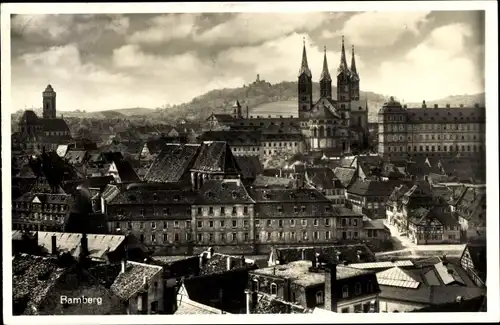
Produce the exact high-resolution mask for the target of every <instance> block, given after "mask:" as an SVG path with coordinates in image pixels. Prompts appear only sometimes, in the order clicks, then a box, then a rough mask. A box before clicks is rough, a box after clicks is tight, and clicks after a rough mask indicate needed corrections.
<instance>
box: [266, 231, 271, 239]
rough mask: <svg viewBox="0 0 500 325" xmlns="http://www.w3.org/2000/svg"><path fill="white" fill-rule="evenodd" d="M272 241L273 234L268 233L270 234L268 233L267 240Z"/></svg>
mask: <svg viewBox="0 0 500 325" xmlns="http://www.w3.org/2000/svg"><path fill="white" fill-rule="evenodd" d="M270 239H271V233H270V232H268V233H267V240H270Z"/></svg>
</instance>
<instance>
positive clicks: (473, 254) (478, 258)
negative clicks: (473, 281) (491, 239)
mask: <svg viewBox="0 0 500 325" xmlns="http://www.w3.org/2000/svg"><path fill="white" fill-rule="evenodd" d="M466 252H468V253H469V256H470V259H471V260H472V263H473V264H474V269H475V271H476V272H477V275H478V276H479V277H480V278H481V280H482V281H483V283H486V271H487V268H486V242H481V241H480V242H471V243H468V244H467V245H466V246H465V249H464V252H463V253H462V258H463V256H464V254H465V253H466Z"/></svg>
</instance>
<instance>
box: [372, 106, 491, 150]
mask: <svg viewBox="0 0 500 325" xmlns="http://www.w3.org/2000/svg"><path fill="white" fill-rule="evenodd" d="M485 114H486V110H485V108H484V107H480V106H479V105H478V104H476V105H474V107H463V106H460V107H450V105H446V107H441V108H440V107H438V105H434V107H427V105H426V103H425V101H424V102H423V103H422V107H421V108H408V107H407V106H406V105H404V106H402V105H401V103H399V102H398V101H396V100H395V99H394V97H391V98H390V100H389V101H388V102H387V103H385V104H384V105H383V107H382V108H381V109H380V110H379V112H378V152H379V154H380V155H382V156H383V157H390V158H393V159H404V158H407V157H408V156H422V155H425V156H439V157H443V156H454V155H457V154H458V153H460V155H465V156H472V157H481V158H482V159H484V155H485V152H486V147H485V141H486V133H485V131H486V119H485V118H486V117H485Z"/></svg>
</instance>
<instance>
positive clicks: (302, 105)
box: [297, 39, 313, 118]
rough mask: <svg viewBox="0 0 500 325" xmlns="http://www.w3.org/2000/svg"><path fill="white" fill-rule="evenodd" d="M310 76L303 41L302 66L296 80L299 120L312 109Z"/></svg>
mask: <svg viewBox="0 0 500 325" xmlns="http://www.w3.org/2000/svg"><path fill="white" fill-rule="evenodd" d="M312 86H313V85H312V74H311V70H310V69H309V65H308V64H307V53H306V42H305V39H304V47H303V50H302V64H301V65H300V70H299V80H298V93H297V95H298V106H299V118H304V117H306V116H307V115H308V113H309V112H310V111H311V109H312V106H313V104H312V92H313V89H312Z"/></svg>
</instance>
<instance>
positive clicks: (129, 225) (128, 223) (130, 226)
mask: <svg viewBox="0 0 500 325" xmlns="http://www.w3.org/2000/svg"><path fill="white" fill-rule="evenodd" d="M127 228H128V229H132V222H130V221H129V222H127Z"/></svg>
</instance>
